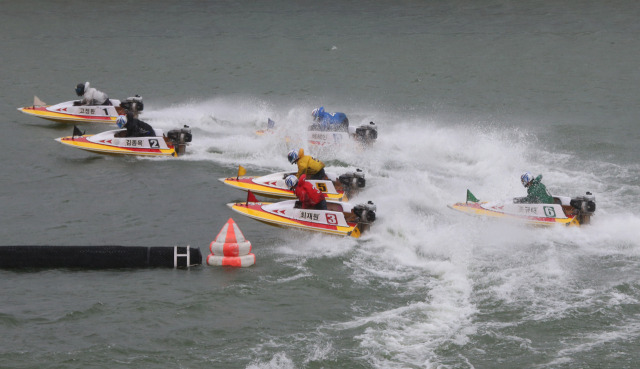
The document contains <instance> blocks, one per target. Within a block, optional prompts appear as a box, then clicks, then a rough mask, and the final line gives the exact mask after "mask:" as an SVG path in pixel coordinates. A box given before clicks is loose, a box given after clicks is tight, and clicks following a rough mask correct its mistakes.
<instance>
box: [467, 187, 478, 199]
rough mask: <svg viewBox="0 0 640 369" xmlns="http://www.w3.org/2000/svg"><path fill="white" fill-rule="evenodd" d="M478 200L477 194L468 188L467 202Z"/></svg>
mask: <svg viewBox="0 0 640 369" xmlns="http://www.w3.org/2000/svg"><path fill="white" fill-rule="evenodd" d="M469 201H471V202H478V201H479V200H478V199H476V197H475V196H473V194H472V193H471V191H469V190H467V202H469Z"/></svg>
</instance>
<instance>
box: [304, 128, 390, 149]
mask: <svg viewBox="0 0 640 369" xmlns="http://www.w3.org/2000/svg"><path fill="white" fill-rule="evenodd" d="M308 139H309V143H310V144H312V145H318V146H330V145H340V144H342V143H344V142H347V141H349V140H354V141H356V142H358V143H361V144H363V145H370V144H372V143H373V142H375V140H376V139H378V127H377V126H376V124H375V123H373V122H369V124H362V125H360V126H357V127H356V126H351V125H350V126H349V127H348V128H347V130H346V131H344V130H343V131H333V130H323V129H320V126H319V125H317V124H313V125H310V126H309V136H308Z"/></svg>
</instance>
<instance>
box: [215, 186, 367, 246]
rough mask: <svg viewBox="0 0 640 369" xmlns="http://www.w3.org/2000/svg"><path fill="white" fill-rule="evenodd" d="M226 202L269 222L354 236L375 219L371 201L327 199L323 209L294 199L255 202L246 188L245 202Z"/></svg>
mask: <svg viewBox="0 0 640 369" xmlns="http://www.w3.org/2000/svg"><path fill="white" fill-rule="evenodd" d="M227 206H229V207H230V208H231V209H232V210H233V211H236V212H238V213H240V214H242V215H245V216H248V217H249V218H253V219H255V220H258V221H260V222H263V223H266V224H269V225H273V226H279V227H290V228H298V229H303V230H308V231H314V232H322V233H329V234H334V235H340V236H349V237H354V238H358V237H360V235H361V234H362V233H363V232H366V231H368V230H369V228H370V226H371V224H372V223H373V222H374V221H375V219H376V206H375V205H374V204H373V203H372V202H371V201H369V202H368V203H366V204H358V205H353V204H350V203H348V202H339V201H332V200H329V201H327V210H315V209H300V208H297V207H296V200H284V201H280V202H275V203H273V202H257V200H256V198H255V196H254V195H253V193H251V191H249V192H248V194H247V201H246V202H237V203H230V204H227Z"/></svg>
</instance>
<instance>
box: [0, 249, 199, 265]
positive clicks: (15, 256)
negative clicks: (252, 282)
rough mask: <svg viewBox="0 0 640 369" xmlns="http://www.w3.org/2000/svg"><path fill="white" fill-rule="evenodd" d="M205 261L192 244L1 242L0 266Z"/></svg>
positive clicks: (187, 262) (152, 263)
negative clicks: (10, 244)
mask: <svg viewBox="0 0 640 369" xmlns="http://www.w3.org/2000/svg"><path fill="white" fill-rule="evenodd" d="M200 264H202V254H201V253H200V249H199V248H197V247H195V248H192V247H189V246H153V247H145V246H0V268H87V269H107V268H159V267H166V268H184V267H189V266H193V265H200Z"/></svg>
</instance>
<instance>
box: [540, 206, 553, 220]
mask: <svg viewBox="0 0 640 369" xmlns="http://www.w3.org/2000/svg"><path fill="white" fill-rule="evenodd" d="M543 208H544V215H546V216H548V217H549V218H555V217H556V210H555V209H554V208H552V207H551V206H543Z"/></svg>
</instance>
